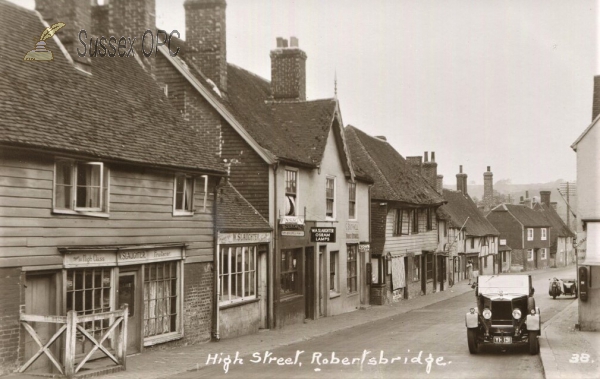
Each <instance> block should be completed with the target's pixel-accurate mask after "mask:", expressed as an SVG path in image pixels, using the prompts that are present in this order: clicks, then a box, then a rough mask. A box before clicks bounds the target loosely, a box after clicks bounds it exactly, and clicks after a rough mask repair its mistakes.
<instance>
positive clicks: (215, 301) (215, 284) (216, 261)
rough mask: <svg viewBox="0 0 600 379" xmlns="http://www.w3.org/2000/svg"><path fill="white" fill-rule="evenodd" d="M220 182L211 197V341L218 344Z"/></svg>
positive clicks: (219, 337)
mask: <svg viewBox="0 0 600 379" xmlns="http://www.w3.org/2000/svg"><path fill="white" fill-rule="evenodd" d="M221 180H222V179H220V180H219V182H217V184H216V185H215V193H214V195H213V204H214V206H213V220H214V225H215V228H214V232H213V245H214V247H215V250H214V256H213V262H214V263H213V270H212V271H213V275H214V278H213V293H214V294H215V298H214V299H213V318H212V319H213V327H212V329H213V335H212V340H213V341H215V342H218V341H220V340H221V336H220V334H219V325H220V320H219V317H220V314H221V313H220V311H219V298H220V297H221V294H220V293H219V255H220V254H219V230H218V229H217V227H216V225H217V222H216V221H217V214H218V213H217V207H218V194H219V190H220V189H221Z"/></svg>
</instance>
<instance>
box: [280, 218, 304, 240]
mask: <svg viewBox="0 0 600 379" xmlns="http://www.w3.org/2000/svg"><path fill="white" fill-rule="evenodd" d="M279 229H280V230H281V235H282V236H288V237H290V236H291V237H304V219H303V218H302V217H298V216H284V217H282V218H280V219H279Z"/></svg>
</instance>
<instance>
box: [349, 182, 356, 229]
mask: <svg viewBox="0 0 600 379" xmlns="http://www.w3.org/2000/svg"><path fill="white" fill-rule="evenodd" d="M348 218H349V219H351V220H353V219H355V218H356V183H348Z"/></svg>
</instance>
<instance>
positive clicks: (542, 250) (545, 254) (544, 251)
mask: <svg viewBox="0 0 600 379" xmlns="http://www.w3.org/2000/svg"><path fill="white" fill-rule="evenodd" d="M540 251H541V252H542V254H541V256H542V257H541V259H548V255H547V254H548V253H547V252H546V249H541V250H540Z"/></svg>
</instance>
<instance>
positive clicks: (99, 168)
mask: <svg viewBox="0 0 600 379" xmlns="http://www.w3.org/2000/svg"><path fill="white" fill-rule="evenodd" d="M53 211H54V213H66V214H85V215H91V216H94V215H96V216H108V215H107V213H108V169H107V168H106V167H105V166H104V164H103V163H102V162H85V161H75V160H66V159H64V160H63V159H61V160H58V161H57V162H56V165H55V171H54V196H53Z"/></svg>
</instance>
